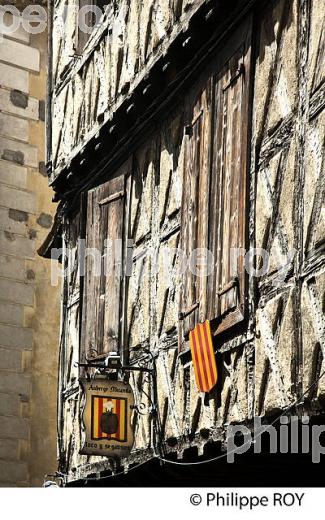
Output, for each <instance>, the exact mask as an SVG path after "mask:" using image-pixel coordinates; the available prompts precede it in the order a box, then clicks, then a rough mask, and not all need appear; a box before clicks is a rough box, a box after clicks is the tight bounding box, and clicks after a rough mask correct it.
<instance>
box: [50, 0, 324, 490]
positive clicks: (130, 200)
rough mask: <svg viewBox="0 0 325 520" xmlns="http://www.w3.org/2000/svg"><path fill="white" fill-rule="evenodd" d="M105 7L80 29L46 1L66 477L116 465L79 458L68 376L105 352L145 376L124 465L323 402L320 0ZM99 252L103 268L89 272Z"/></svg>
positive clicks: (135, 379) (136, 384)
mask: <svg viewBox="0 0 325 520" xmlns="http://www.w3.org/2000/svg"><path fill="white" fill-rule="evenodd" d="M87 3H91V2H83V1H82V2H80V4H82V6H84V5H85V4H87ZM77 4H78V1H77ZM104 4H109V5H108V6H107V7H106V10H104V11H103V13H104V14H103V16H102V17H101V18H100V20H99V21H98V24H97V25H95V27H94V28H93V30H92V32H91V33H90V34H89V35H87V36H85V35H80V29H78V24H77V18H76V16H77V15H76V10H75V9H70V8H69V9H68V8H67V6H66V2H65V1H63V0H62V1H61V0H58V1H56V2H55V3H54V8H53V10H52V33H53V36H52V39H51V40H50V44H51V52H52V54H51V56H52V57H51V88H50V93H49V94H50V103H49V107H48V113H49V127H48V145H49V162H48V170H49V179H50V183H51V185H52V186H53V187H54V189H55V191H56V199H57V200H58V201H60V204H59V209H58V213H57V218H56V223H55V227H54V228H53V230H52V233H51V234H50V236H49V238H48V240H47V243H46V247H45V246H44V251H43V252H44V254H48V255H50V250H51V247H56V248H58V247H60V246H61V245H62V248H63V258H64V264H63V265H64V267H65V276H64V281H63V288H62V323H61V339H60V374H59V383H60V390H59V415H58V446H59V457H60V471H62V472H63V473H64V474H66V475H67V477H66V478H67V480H68V481H76V480H80V479H85V478H87V477H89V476H90V475H94V474H97V476H99V477H100V476H101V475H102V474H108V473H109V472H110V471H111V470H112V469H114V465H113V466H112V462H111V461H110V460H109V459H107V458H101V457H91V456H85V455H80V453H79V451H80V447H81V444H82V437H83V434H84V432H83V424H82V417H81V409H82V406H83V402H82V401H83V394H82V391H81V387H80V383H79V379H80V377H81V376H84V375H85V371H86V372H87V368H85V366H84V365H85V364H87V363H91V366H92V368H91V370H90V373H91V374H92V375H94V373H96V368H94V367H93V365H96V363H98V364H99V366H100V363H103V362H105V359H106V358H107V356H108V355H109V354H110V353H113V352H115V353H119V354H120V355H121V359H122V360H123V362H124V363H128V364H129V365H133V366H139V365H140V366H142V367H149V368H153V370H154V373H155V378H153V377H151V376H150V374H149V375H148V374H146V373H143V372H137V371H134V372H131V373H130V375H129V376H128V377H129V382H130V384H131V386H132V388H133V391H134V394H135V401H136V406H137V411H135V413H134V417H133V424H132V427H133V430H134V437H135V442H134V447H133V449H132V452H131V455H130V457H129V458H128V459H124V460H122V461H120V463H119V467H121V468H122V470H123V469H126V468H128V467H132V465H135V464H137V463H141V462H144V461H145V460H149V459H151V458H154V457H161V458H166V459H168V458H170V459H173V458H174V460H175V457H178V460H179V461H181V460H183V457H184V454H185V453H186V450H188V449H189V448H195V450H197V452H196V453H197V457H202V456H204V454H205V453H206V449H207V447H209V446H210V447H213V446H214V445H218V446H219V447H220V446H221V448H222V449H224V448H225V446H226V438H225V437H226V425H228V424H232V423H234V424H236V423H240V424H245V425H248V426H249V425H250V424H251V421H252V419H253V417H254V416H257V415H258V416H262V417H265V418H266V419H267V418H268V417H274V414H276V413H279V412H281V411H283V410H284V409H286V408H288V407H290V406H291V405H292V404H294V403H295V402H297V401H298V402H299V403H300V410H305V411H306V412H307V413H309V414H316V415H317V414H321V413H322V407H323V403H324V395H325V379H324V378H323V379H322V378H320V379H319V376H320V375H321V374H322V372H323V370H324V353H325V351H324V349H325V335H324V330H325V318H324V294H325V293H324V288H325V276H324V244H325V242H324V230H325V221H324V189H325V187H324V138H325V134H324V114H325V112H324V100H325V95H324V94H325V82H324V78H325V71H324V45H325V25H324V5H323V2H322V0H292V1H291V0H290V1H288V0H272V1H267V2H263V1H253V0H251V1H227V2H226V1H225V2H224V1H222V0H146V1H145V2H138V1H137V0H135V1H133V0H120V1H116V2H115V1H114V2H113V1H109V0H107V1H106V2H104ZM92 5H96V6H97V7H99V8H100V9H103V2H97V3H96V2H92ZM82 6H81V7H82ZM62 20H64V24H62ZM87 23H88V26H89V27H90V26H91V25H92V24H94V23H95V22H94V17H92V18H89V17H88V18H87ZM63 26H64V31H63V30H62V27H63ZM61 241H62V244H61ZM84 247H86V256H85V261H84V262H82V265H81V263H80V258H81V257H82V255H80V249H82V248H84ZM113 249H114V251H113V254H112V250H113ZM89 250H91V251H92V253H91V254H90V253H89ZM193 251H197V252H198V256H196V257H193ZM234 252H235V253H234ZM108 256H109V257H110V258H112V257H113V258H114V259H115V260H116V259H118V261H114V262H112V266H111V268H110V269H109V270H105V265H106V263H107V258H108ZM211 259H212V260H211ZM210 260H211V261H210ZM184 264H185V265H186V266H187V268H184ZM211 265H212V270H211V272H210V271H209V272H208V270H209V266H211ZM189 266H190V267H192V268H189ZM97 271H98V272H97ZM205 320H209V321H210V324H211V330H212V334H213V342H214V349H215V353H216V360H217V368H218V374H219V379H218V383H217V385H216V386H215V387H214V389H213V390H212V391H211V392H209V393H200V392H199V391H198V389H197V386H196V383H195V379H194V369H193V362H192V358H191V353H190V349H189V332H190V331H191V330H193V329H194V327H195V326H196V325H197V324H198V323H201V322H204V321H205ZM80 364H81V365H82V366H80ZM318 379H319V380H318ZM292 410H294V411H295V413H296V408H293V409H292ZM115 470H116V468H115ZM105 472H106V473H105Z"/></svg>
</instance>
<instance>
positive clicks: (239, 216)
mask: <svg viewBox="0 0 325 520" xmlns="http://www.w3.org/2000/svg"><path fill="white" fill-rule="evenodd" d="M250 48H251V21H250V19H249V20H248V21H246V22H245V23H243V24H242V25H241V26H240V27H239V28H238V29H237V31H236V32H235V33H234V35H233V36H232V37H231V39H230V40H229V41H228V42H227V44H226V45H224V46H223V50H222V51H220V53H219V54H216V57H215V62H214V63H212V64H210V65H209V67H208V68H207V71H206V72H205V74H203V75H202V78H201V80H200V83H201V87H200V88H199V94H197V93H196V94H195V93H194V101H193V100H191V99H190V101H189V107H190V109H189V110H190V112H191V114H192V116H193V117H192V120H190V123H189V125H188V126H187V127H186V134H187V136H186V143H185V160H184V175H183V197H182V216H181V222H182V224H181V249H182V250H183V251H184V252H185V254H186V256H187V257H189V256H190V254H191V253H192V251H193V250H195V249H197V248H206V249H208V250H209V251H210V252H211V253H212V254H213V257H214V269H213V273H212V274H210V275H209V276H208V277H205V276H202V277H198V276H195V275H194V274H193V273H192V272H191V270H190V269H186V271H185V273H184V274H183V277H182V287H181V295H180V314H179V322H180V345H183V339H184V338H185V339H186V338H187V336H188V333H189V331H190V330H192V329H193V328H194V327H195V325H196V324H197V323H198V322H203V321H204V320H205V319H207V318H208V319H209V320H210V321H211V322H212V330H213V332H214V333H220V332H222V331H224V330H226V329H228V328H229V327H231V326H233V325H235V324H237V323H239V322H240V321H242V320H243V319H244V317H245V307H246V275H245V269H244V256H240V255H238V262H237V263H236V262H233V263H231V255H232V254H234V253H233V252H232V250H234V249H238V248H239V249H241V250H242V249H244V248H245V247H246V233H247V226H246V222H247V218H248V215H247V203H246V197H247V178H248V152H247V147H248V118H249V113H248V108H249V79H250ZM202 85H204V87H202ZM197 91H198V87H195V88H194V92H197ZM191 107H192V109H191ZM232 258H237V257H236V256H233V257H232Z"/></svg>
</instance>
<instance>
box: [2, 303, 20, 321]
mask: <svg viewBox="0 0 325 520" xmlns="http://www.w3.org/2000/svg"><path fill="white" fill-rule="evenodd" d="M23 319H24V312H23V307H22V306H21V305H12V304H11V303H6V302H2V301H0V323H7V324H8V325H22V324H23Z"/></svg>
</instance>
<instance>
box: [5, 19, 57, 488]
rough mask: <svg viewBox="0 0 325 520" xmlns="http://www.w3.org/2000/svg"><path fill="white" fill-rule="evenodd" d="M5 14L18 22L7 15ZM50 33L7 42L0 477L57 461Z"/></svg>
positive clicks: (34, 471)
mask: <svg viewBox="0 0 325 520" xmlns="http://www.w3.org/2000/svg"><path fill="white" fill-rule="evenodd" d="M5 23H7V24H9V23H11V20H10V18H8V16H7V17H6V19H5ZM46 73H47V34H46V33H42V34H40V35H38V36H31V35H29V34H27V33H26V32H25V31H24V30H23V29H22V28H20V29H19V30H18V31H16V32H15V33H14V34H12V35H10V37H4V38H3V41H2V42H1V43H0V485H1V486H17V485H18V486H28V485H40V484H41V483H42V482H43V478H44V474H45V473H47V472H51V471H54V470H55V469H56V380H57V350H58V335H59V331H58V324H59V295H58V294H59V293H58V288H55V287H51V286H50V265H49V263H47V262H46V261H44V260H43V259H41V258H40V257H39V256H38V255H37V249H38V247H39V246H40V244H41V243H42V242H43V240H44V238H45V236H46V234H47V233H48V230H49V227H51V224H52V216H53V213H54V211H55V205H54V204H52V203H51V197H52V195H51V190H50V189H49V187H48V182H47V174H46V169H45V160H46V159H45V122H44V119H45V114H44V107H45V102H44V99H45V93H46Z"/></svg>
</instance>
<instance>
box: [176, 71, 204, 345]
mask: <svg viewBox="0 0 325 520" xmlns="http://www.w3.org/2000/svg"><path fill="white" fill-rule="evenodd" d="M211 86H212V82H211V80H208V82H207V83H205V85H204V87H202V85H199V86H198V89H196V90H199V93H198V94H197V93H196V95H195V97H194V101H193V100H191V103H190V118H189V124H188V125H187V126H186V131H185V133H186V143H185V155H184V176H183V194H182V215H181V228H182V232H181V250H182V251H183V253H185V255H186V258H187V261H189V259H190V258H191V255H192V253H193V251H195V250H198V249H202V248H207V246H208V244H207V226H208V204H209V197H208V193H209V171H210V162H209V158H210V141H211V135H210V132H211V111H210V110H209V108H210V105H211ZM206 280H207V279H206V277H204V276H197V275H195V274H194V273H193V272H192V270H191V269H190V267H189V265H188V266H187V268H186V270H185V272H184V273H183V276H182V289H181V298H180V313H179V320H180V328H181V333H182V335H183V336H184V337H187V335H188V333H189V331H190V330H192V329H193V328H194V327H195V324H196V323H197V322H198V321H199V320H200V321H201V320H202V321H204V319H205V315H206Z"/></svg>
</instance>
